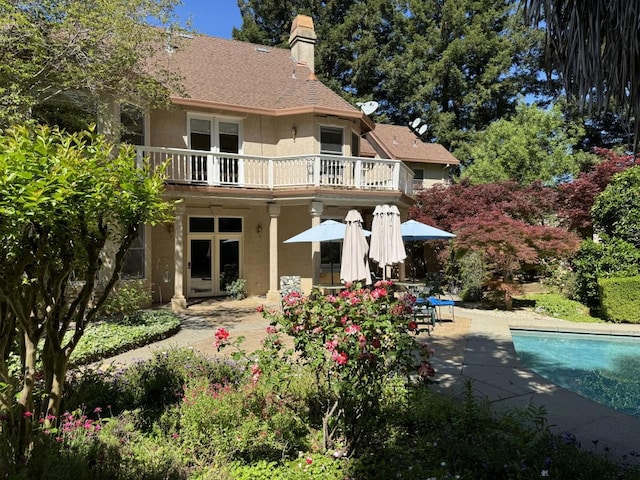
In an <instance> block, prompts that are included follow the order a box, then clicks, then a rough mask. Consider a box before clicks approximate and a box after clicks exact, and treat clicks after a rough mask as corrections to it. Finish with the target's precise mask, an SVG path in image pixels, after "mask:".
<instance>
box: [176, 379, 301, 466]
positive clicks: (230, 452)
mask: <svg viewBox="0 0 640 480" xmlns="http://www.w3.org/2000/svg"><path fill="white" fill-rule="evenodd" d="M307 433H308V430H307V428H306V427H305V424H304V423H303V422H302V420H301V418H300V417H299V416H298V415H296V414H295V411H293V410H292V409H290V408H289V404H288V402H287V400H286V399H285V398H283V397H282V396H281V395H279V394H276V393H274V392H272V391H271V388H269V385H268V384H265V383H264V382H262V381H260V380H258V381H256V382H249V383H247V384H244V385H242V386H241V387H240V388H236V387H234V386H231V385H229V384H226V383H218V384H211V383H210V382H203V381H201V380H196V381H192V382H190V383H189V385H188V386H187V387H186V388H185V392H184V399H183V401H182V403H181V405H180V439H181V442H182V444H183V446H184V447H185V448H187V449H189V451H191V452H193V454H194V456H195V457H196V458H197V459H198V461H200V462H206V463H216V462H220V461H225V462H228V461H232V460H242V461H244V462H256V461H259V460H267V461H275V460H278V459H280V458H282V457H286V456H287V455H291V454H292V453H294V452H296V451H298V450H305V449H306V445H305V443H304V439H305V438H306V434H307Z"/></svg>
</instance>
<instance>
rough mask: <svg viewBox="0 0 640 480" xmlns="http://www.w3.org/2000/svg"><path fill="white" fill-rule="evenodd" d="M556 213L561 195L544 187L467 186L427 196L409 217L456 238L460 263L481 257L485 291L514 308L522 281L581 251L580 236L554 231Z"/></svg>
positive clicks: (462, 184)
mask: <svg viewBox="0 0 640 480" xmlns="http://www.w3.org/2000/svg"><path fill="white" fill-rule="evenodd" d="M555 209H556V195H555V189H553V188H551V187H547V186H544V185H542V184H541V183H540V182H535V183H532V184H530V185H526V186H525V185H522V184H519V183H517V182H515V181H513V180H512V181H508V182H498V183H486V184H479V185H472V184H470V183H469V182H468V181H462V182H460V183H458V184H455V185H452V186H450V187H448V186H444V185H437V186H434V187H432V188H429V189H425V190H423V191H421V192H420V193H419V194H418V203H417V204H416V205H415V206H414V207H412V210H411V211H410V212H409V215H410V216H411V217H412V218H417V219H418V220H420V221H424V222H426V223H431V224H433V225H436V226H438V227H440V228H444V229H445V230H448V231H451V232H454V233H455V234H456V235H457V237H456V238H455V240H454V241H453V243H452V245H453V253H454V254H455V258H456V259H457V260H458V261H460V260H462V259H463V257H465V256H466V255H468V254H469V253H472V254H474V255H476V256H478V255H479V256H481V258H482V259H483V263H484V266H485V268H486V270H487V272H486V273H487V274H488V276H487V277H486V278H485V284H484V287H485V288H488V289H490V290H491V291H492V292H493V293H495V294H497V295H499V296H501V300H502V301H504V303H505V304H506V306H507V307H508V306H509V305H510V302H511V295H513V293H514V292H515V291H517V289H518V277H519V276H521V275H522V274H524V273H525V272H527V271H532V270H533V271H537V272H542V273H544V269H545V268H546V267H548V266H549V265H552V264H553V263H554V262H557V261H559V260H563V259H566V258H567V257H569V256H570V254H571V253H573V252H574V251H575V250H576V249H577V247H578V237H577V236H576V235H575V234H573V233H571V232H569V231H567V230H566V229H562V228H558V227H555V226H554V223H555V222H554V212H555ZM461 280H462V282H464V279H461Z"/></svg>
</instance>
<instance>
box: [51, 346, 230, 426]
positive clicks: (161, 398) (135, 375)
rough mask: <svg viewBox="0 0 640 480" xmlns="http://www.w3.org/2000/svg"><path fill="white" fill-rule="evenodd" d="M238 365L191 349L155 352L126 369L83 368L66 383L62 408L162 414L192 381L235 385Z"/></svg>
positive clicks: (181, 395)
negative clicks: (213, 358)
mask: <svg viewBox="0 0 640 480" xmlns="http://www.w3.org/2000/svg"><path fill="white" fill-rule="evenodd" d="M241 373H242V372H241V370H240V369H239V368H238V366H237V365H234V364H231V363H229V362H222V361H220V360H212V359H209V358H207V357H205V356H204V355H202V354H200V353H197V352H194V351H193V350H190V349H175V348H172V349H169V350H167V351H165V352H160V351H156V352H154V354H153V357H152V358H151V359H149V360H146V361H139V362H135V363H133V364H131V365H129V366H128V367H126V368H120V369H114V368H110V369H107V370H104V369H100V368H83V369H81V370H80V371H76V372H74V374H73V375H71V376H70V378H69V380H68V387H67V393H66V394H65V398H64V402H63V406H64V408H65V409H67V410H74V409H77V408H81V407H84V408H87V409H90V410H92V409H94V408H100V407H104V406H106V405H109V407H110V411H111V412H115V413H116V414H117V413H120V412H123V411H125V410H134V409H142V410H143V411H144V412H145V414H149V413H150V412H153V411H156V412H159V411H162V410H163V409H164V408H167V407H169V406H172V405H176V404H177V403H178V402H179V400H180V399H182V397H183V394H184V391H183V386H184V385H185V384H186V383H187V382H189V381H190V380H192V379H196V378H197V379H205V380H206V381H208V382H210V383H212V384H213V383H218V384H219V383H226V384H233V385H235V384H237V382H238V381H239V379H240V377H241Z"/></svg>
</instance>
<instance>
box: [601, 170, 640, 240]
mask: <svg viewBox="0 0 640 480" xmlns="http://www.w3.org/2000/svg"><path fill="white" fill-rule="evenodd" d="M591 213H592V215H593V221H594V226H595V228H596V232H599V233H602V232H604V233H606V234H607V235H608V236H610V237H612V238H616V239H620V240H624V241H626V242H629V243H630V244H632V245H634V246H635V247H636V248H640V166H636V167H632V168H629V169H627V170H625V171H623V172H621V173H618V174H616V175H614V176H613V177H612V178H611V181H610V183H609V185H607V188H605V189H604V191H603V192H602V193H601V194H600V195H598V196H597V197H596V200H595V202H594V204H593V208H592V210H591Z"/></svg>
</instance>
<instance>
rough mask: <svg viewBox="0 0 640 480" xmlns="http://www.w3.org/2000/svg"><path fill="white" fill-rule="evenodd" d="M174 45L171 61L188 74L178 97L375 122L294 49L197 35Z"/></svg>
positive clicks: (184, 101)
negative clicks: (295, 54)
mask: <svg viewBox="0 0 640 480" xmlns="http://www.w3.org/2000/svg"><path fill="white" fill-rule="evenodd" d="M172 50H173V51H172V52H171V53H169V52H166V55H167V56H168V65H169V67H170V68H171V69H172V70H175V71H178V72H180V74H181V75H182V77H183V86H184V92H185V94H184V95H173V96H172V97H171V99H172V101H173V102H174V103H177V104H189V105H199V106H203V107H209V108H225V109H228V110H239V111H253V112H255V113H262V114H271V115H276V116H277V115H290V114H295V113H305V112H309V111H313V112H317V113H326V114H331V115H339V116H346V117H349V118H357V119H360V120H364V121H365V122H367V123H369V125H370V127H372V126H373V124H372V123H371V122H370V121H367V120H368V119H364V117H363V114H362V112H361V111H360V110H358V109H357V108H355V107H353V106H352V105H351V104H349V103H348V102H347V101H345V100H344V99H343V98H342V97H340V96H339V95H337V94H336V93H334V92H333V91H332V90H331V89H329V88H328V87H326V86H325V85H324V84H323V83H322V82H320V81H319V80H318V79H317V78H316V76H315V75H314V74H313V72H312V71H311V70H310V69H309V68H308V67H307V66H306V65H305V64H304V63H300V62H296V61H295V60H294V59H292V58H291V52H290V50H288V49H283V48H275V47H265V46H264V45H257V44H253V43H248V42H240V41H236V40H227V39H223V38H217V37H210V36H206V35H194V36H193V37H189V38H183V39H181V41H180V42H178V46H177V47H176V48H175V49H172Z"/></svg>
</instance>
